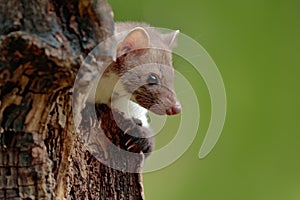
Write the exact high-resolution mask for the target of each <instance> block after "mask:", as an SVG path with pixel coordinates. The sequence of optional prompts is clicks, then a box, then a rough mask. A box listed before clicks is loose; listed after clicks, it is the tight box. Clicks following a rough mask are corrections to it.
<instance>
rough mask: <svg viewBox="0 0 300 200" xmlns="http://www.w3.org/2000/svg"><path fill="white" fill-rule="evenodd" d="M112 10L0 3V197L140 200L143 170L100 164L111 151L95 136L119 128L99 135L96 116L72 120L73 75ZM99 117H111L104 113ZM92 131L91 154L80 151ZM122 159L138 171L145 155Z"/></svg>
mask: <svg viewBox="0 0 300 200" xmlns="http://www.w3.org/2000/svg"><path fill="white" fill-rule="evenodd" d="M112 15H113V14H112V11H111V8H110V6H109V5H108V4H107V2H106V1H105V0H98V1H93V0H77V1H75V0H73V1H72V0H70V1H66V0H63V1H55V0H39V1H35V0H26V1H25V0H9V1H4V0H0V199H1V200H2V199H28V200H29V199H64V198H65V199H80V200H81V199H143V187H142V183H141V174H139V173H128V172H123V171H119V170H115V169H113V168H110V167H108V166H106V165H105V164H102V163H101V162H100V161H99V160H101V159H99V158H100V157H101V156H102V158H105V159H106V160H107V158H108V156H113V151H111V150H109V149H107V148H106V147H107V146H109V145H106V144H105V143H106V142H107V141H106V140H101V137H104V138H105V135H107V134H108V132H109V134H111V135H114V134H118V133H120V131H121V130H119V129H112V130H111V129H107V130H106V132H105V133H104V132H103V127H104V125H103V124H105V123H100V125H101V126H103V127H95V124H97V123H96V122H97V121H98V122H99V120H100V119H99V118H97V117H96V118H93V117H90V116H88V117H84V116H81V117H80V118H76V119H77V120H80V123H79V125H76V126H75V125H74V118H73V113H72V109H74V108H72V100H73V97H74V91H73V84H74V81H75V77H76V74H77V72H78V69H79V67H80V65H81V63H82V61H83V59H84V57H85V56H86V55H87V54H88V53H89V52H90V51H91V50H92V49H93V48H94V47H95V46H96V45H97V44H98V43H99V42H101V41H103V40H105V39H106V38H107V37H109V36H110V35H111V34H112V33H113V16H112ZM108 48H109V47H108ZM106 51H107V50H106ZM108 54H109V52H108ZM106 56H107V55H106ZM87 90H88V87H87V88H84V87H83V89H82V91H80V92H79V93H82V94H84V93H85V92H86V91H87ZM75 96H76V97H78V98H77V99H76V105H80V106H79V107H77V108H75V109H77V110H79V111H81V110H83V112H82V113H83V114H84V113H85V112H87V111H88V109H89V107H85V98H80V95H78V96H77V94H75ZM97 111H98V112H101V109H100V110H99V109H98V110H97ZM77 113H78V112H77ZM80 113H81V112H80ZM104 113H110V112H104ZM89 117H90V118H89ZM98 117H99V116H98ZM120 118H122V116H121V115H120ZM105 120H113V119H112V118H110V117H109V115H105V116H104V114H102V117H101V120H100V122H101V121H102V122H103V121H105ZM122 120H123V119H122ZM124 120H125V119H124ZM125 121H126V120H125ZM125 121H124V122H125ZM91 130H93V131H96V132H97V134H99V135H100V137H99V138H94V139H95V141H99V142H98V143H97V144H96V147H97V153H98V154H97V155H96V154H95V152H93V153H91V151H90V149H87V148H86V142H87V135H89V134H90V131H91ZM97 134H96V135H97ZM122 142H126V141H125V140H124V141H123V140H122V141H121V144H120V145H121V146H122V145H124V144H122ZM125 146H126V145H125ZM97 156H100V157H98V158H97ZM122 159H123V160H122ZM122 159H121V161H122V162H124V163H125V164H124V165H125V168H128V167H131V168H136V169H134V170H136V171H137V172H138V171H139V170H140V168H141V165H142V162H143V159H144V155H142V154H140V155H139V154H137V156H135V157H133V158H129V157H123V158H122ZM119 161H120V160H119Z"/></svg>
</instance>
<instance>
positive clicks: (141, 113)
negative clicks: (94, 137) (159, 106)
mask: <svg viewBox="0 0 300 200" xmlns="http://www.w3.org/2000/svg"><path fill="white" fill-rule="evenodd" d="M97 82H98V80H96V81H95V82H94V83H93V84H94V87H93V89H92V91H91V93H90V95H89V97H88V101H89V102H94V101H93V99H95V103H103V104H106V105H108V106H109V107H111V108H112V109H117V110H119V111H121V112H123V113H124V115H125V117H127V118H132V117H133V118H136V119H139V120H141V122H142V124H143V126H144V127H149V123H148V118H147V113H148V110H147V109H145V108H143V107H142V106H140V105H139V104H137V103H135V102H133V101H131V100H130V97H131V94H129V93H128V92H127V91H126V89H125V88H124V86H123V85H122V84H121V82H120V81H119V76H118V75H116V74H115V73H113V72H109V73H106V74H105V76H103V77H102V78H101V79H100V81H99V82H98V84H97ZM94 95H95V96H94ZM94 97H95V98H94Z"/></svg>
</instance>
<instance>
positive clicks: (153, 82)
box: [147, 74, 158, 85]
mask: <svg viewBox="0 0 300 200" xmlns="http://www.w3.org/2000/svg"><path fill="white" fill-rule="evenodd" d="M147 83H148V84H149V85H157V84H158V77H157V75H156V74H150V75H149V76H148V79H147Z"/></svg>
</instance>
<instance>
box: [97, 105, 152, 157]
mask: <svg viewBox="0 0 300 200" xmlns="http://www.w3.org/2000/svg"><path fill="white" fill-rule="evenodd" d="M96 109H97V111H98V112H99V114H100V116H99V117H100V121H101V128H102V129H103V131H104V133H105V135H106V136H107V138H109V140H110V141H111V142H112V143H113V144H114V145H116V146H118V147H120V148H121V149H123V150H126V151H129V152H134V153H141V152H143V153H144V154H145V157H147V156H149V155H150V153H151V151H152V150H153V148H154V138H153V137H152V135H153V134H152V131H151V130H150V129H149V128H146V127H143V126H142V123H141V121H140V120H138V119H135V118H125V117H124V115H123V113H122V112H120V111H118V110H115V109H114V110H111V109H110V108H109V107H108V106H107V105H105V104H100V105H97V106H96Z"/></svg>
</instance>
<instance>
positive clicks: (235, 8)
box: [109, 0, 300, 200]
mask: <svg viewBox="0 0 300 200" xmlns="http://www.w3.org/2000/svg"><path fill="white" fill-rule="evenodd" d="M109 2H110V4H111V5H112V8H113V10H114V14H115V20H116V21H128V20H129V21H145V22H147V23H150V24H151V25H153V26H156V27H165V28H170V29H180V31H181V32H182V33H184V34H187V35H188V36H190V37H192V38H194V39H195V40H197V41H198V42H199V43H200V44H201V45H202V46H203V47H204V48H205V49H206V50H207V52H208V53H209V54H210V55H211V57H212V58H213V60H214V61H215V63H216V64H217V66H218V68H219V71H220V72H221V74H222V77H223V80H224V83H225V87H226V93H227V101H228V104H227V106H228V108H227V119H226V124H225V126H224V129H223V132H222V135H221V138H220V140H219V141H218V143H217V145H216V146H215V148H214V149H213V151H212V152H211V153H210V154H209V156H207V157H206V158H205V159H202V160H200V159H198V152H199V148H200V146H201V144H202V141H203V138H204V134H205V131H206V130H207V127H208V123H209V118H210V99H209V94H208V92H207V88H206V85H205V83H204V82H203V80H202V79H201V77H193V75H194V74H195V73H193V72H192V71H191V70H185V69H188V66H185V65H188V64H187V63H185V62H184V61H181V60H180V59H179V58H175V61H174V65H175V68H176V69H177V70H178V71H182V73H183V74H185V75H186V76H187V78H189V79H191V82H192V84H193V85H195V84H196V85H195V86H196V88H197V91H196V92H197V95H198V97H199V102H200V106H201V127H200V129H199V132H198V134H197V137H196V140H195V141H194V142H193V144H192V145H191V147H190V148H189V149H188V151H186V152H185V154H184V155H183V156H182V157H181V158H180V159H179V160H177V161H176V162H175V163H173V164H172V165H170V166H168V167H166V168H164V169H162V170H159V171H155V172H152V173H147V174H145V175H144V186H145V193H146V198H147V199H148V200H166V199H172V200H182V199H194V200H241V199H242V200H299V199H300V129H299V124H300V81H299V76H300V38H299V37H300V1H299V0H298V1H297V0H285V1H283V0H282V1H279V0H272V1H271V0H252V1H240V0H228V1H221V0H213V1H203V0H189V1H182V0H164V1H161V0H151V1H150V0H149V1H144V0H127V1H120V0H109ZM171 120H172V119H171ZM174 120H175V121H176V119H174ZM170 123H171V124H172V122H170ZM171 138H172V133H170V134H169V132H168V134H159V135H158V137H157V147H158V148H159V147H160V146H163V145H164V144H165V143H167V142H168V140H170V139H171Z"/></svg>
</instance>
